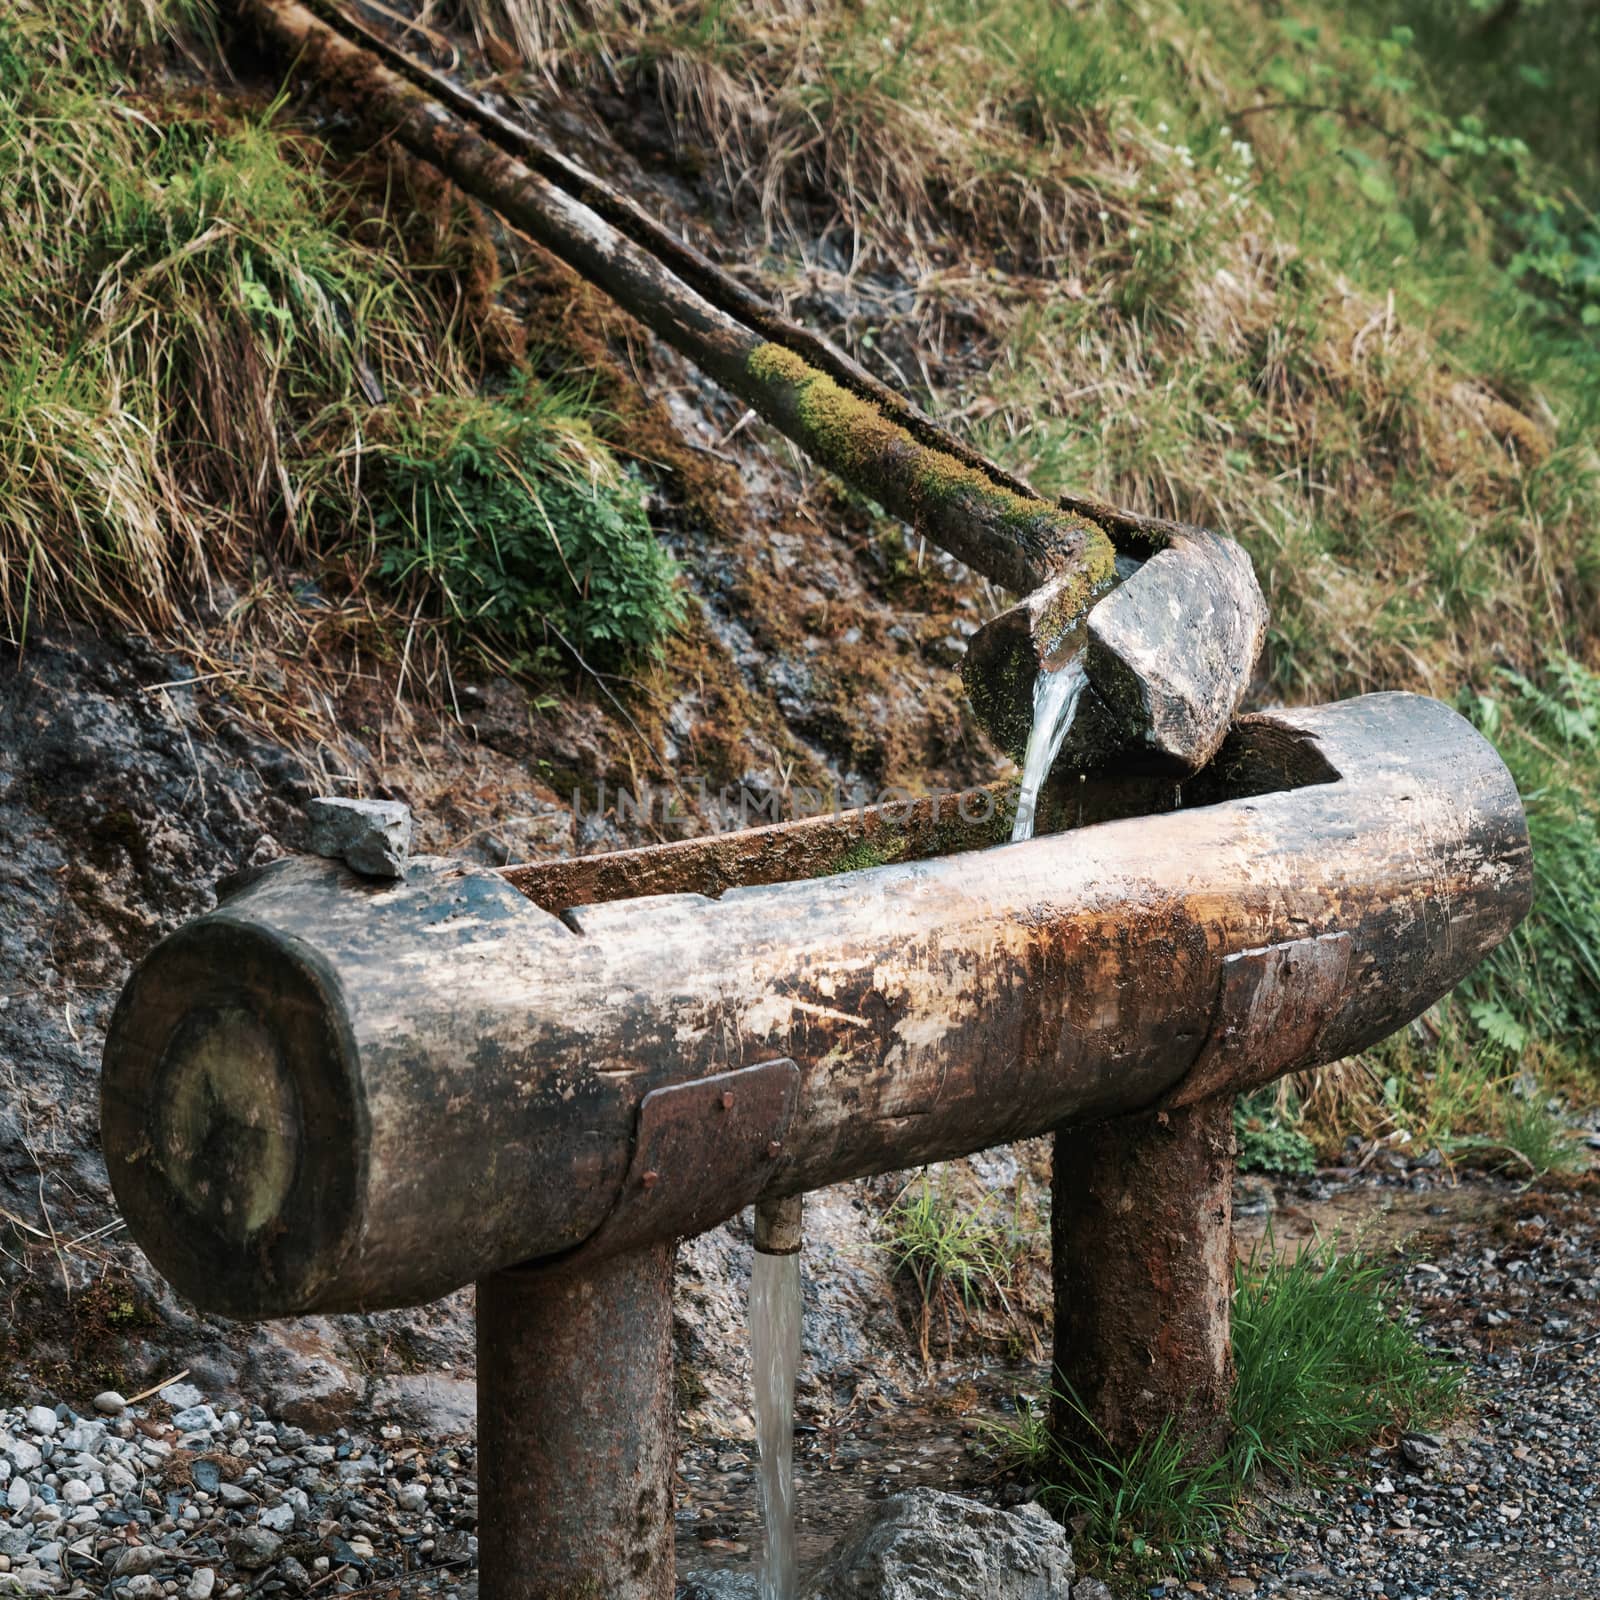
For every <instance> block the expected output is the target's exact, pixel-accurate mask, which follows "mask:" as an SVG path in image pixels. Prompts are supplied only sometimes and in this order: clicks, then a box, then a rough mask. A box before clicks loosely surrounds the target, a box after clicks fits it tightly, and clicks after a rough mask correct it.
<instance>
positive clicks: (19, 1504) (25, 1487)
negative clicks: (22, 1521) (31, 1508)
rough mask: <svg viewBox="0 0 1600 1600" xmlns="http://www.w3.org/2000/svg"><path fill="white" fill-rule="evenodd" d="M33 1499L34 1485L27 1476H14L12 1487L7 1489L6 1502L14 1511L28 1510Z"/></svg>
mask: <svg viewBox="0 0 1600 1600" xmlns="http://www.w3.org/2000/svg"><path fill="white" fill-rule="evenodd" d="M31 1499H33V1485H32V1484H31V1483H29V1482H28V1480H27V1479H26V1478H13V1479H12V1480H11V1487H10V1488H9V1489H7V1490H6V1504H7V1505H8V1506H10V1507H11V1509H12V1510H13V1511H18V1512H21V1511H26V1510H27V1509H28V1502H29V1501H30V1500H31Z"/></svg>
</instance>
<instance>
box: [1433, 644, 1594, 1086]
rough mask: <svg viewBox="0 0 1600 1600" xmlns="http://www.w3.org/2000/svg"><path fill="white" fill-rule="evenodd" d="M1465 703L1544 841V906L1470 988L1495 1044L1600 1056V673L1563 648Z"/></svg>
mask: <svg viewBox="0 0 1600 1600" xmlns="http://www.w3.org/2000/svg"><path fill="white" fill-rule="evenodd" d="M1490 684H1491V687H1489V688H1486V689H1483V690H1480V691H1477V692H1474V693H1469V694H1468V695H1466V696H1465V697H1464V708H1465V710H1466V711H1467V713H1468V714H1469V715H1470V716H1471V717H1472V718H1473V720H1474V721H1475V722H1476V723H1477V725H1478V726H1479V727H1480V728H1481V729H1482V730H1483V732H1484V733H1485V734H1486V735H1487V736H1488V737H1489V738H1490V739H1492V740H1494V742H1495V744H1496V746H1497V747H1498V749H1499V751H1500V753H1501V755H1502V756H1503V757H1504V758H1505V761H1506V764H1507V766H1508V767H1510V769H1511V774H1512V776H1513V777H1514V778H1515V779H1516V780H1517V788H1518V790H1519V791H1520V792H1521V795H1522V799H1523V804H1524V806H1525V807H1526V809H1527V814H1528V831H1529V835H1530V837H1531V839H1532V841H1533V865H1534V906H1533V911H1532V913H1531V914H1530V915H1529V917H1528V918H1527V920H1526V921H1525V922H1524V923H1523V924H1522V926H1521V927H1520V928H1519V929H1518V930H1517V931H1516V933H1514V934H1513V935H1512V937H1511V938H1510V939H1509V940H1507V941H1506V943H1505V944H1503V945H1502V946H1501V947H1500V948H1499V949H1498V950H1496V951H1495V953H1494V954H1493V955H1492V956H1491V957H1490V958H1489V960H1488V961H1487V962H1486V963H1485V964H1484V966H1483V968H1482V969H1480V971H1479V972H1478V973H1477V974H1475V975H1474V976H1473V977H1472V978H1471V979H1469V980H1468V982H1467V983H1466V985H1464V986H1463V995H1464V997H1465V999H1466V1003H1467V1009H1468V1013H1469V1015H1470V1017H1471V1019H1472V1021H1473V1023H1474V1025H1475V1026H1476V1028H1477V1029H1478V1031H1479V1033H1480V1034H1481V1036H1482V1038H1483V1040H1484V1041H1485V1043H1486V1045H1487V1046H1489V1047H1490V1048H1492V1049H1494V1050H1495V1051H1497V1052H1499V1053H1500V1054H1501V1055H1502V1056H1503V1057H1505V1058H1507V1059H1514V1058H1517V1057H1520V1056H1521V1055H1522V1054H1524V1052H1525V1051H1526V1050H1528V1049H1529V1048H1530V1047H1532V1046H1533V1045H1535V1044H1543V1045H1544V1046H1546V1047H1547V1048H1549V1049H1551V1050H1554V1051H1557V1052H1562V1053H1566V1054H1568V1055H1570V1057H1571V1058H1572V1059H1574V1060H1575V1061H1578V1062H1586V1063H1595V1062H1597V1061H1600V673H1595V672H1592V671H1590V670H1589V669H1588V668H1587V667H1585V666H1583V665H1582V663H1580V662H1578V661H1575V660H1573V659H1572V658H1571V657H1568V656H1560V655H1558V656H1553V657H1551V658H1550V660H1549V661H1548V662H1547V663H1546V666H1545V669H1544V671H1543V672H1541V673H1539V674H1538V675H1537V676H1534V677H1529V676H1525V675H1524V674H1522V673H1519V672H1514V671H1511V670H1510V669H1509V668H1501V669H1499V670H1498V671H1496V672H1495V673H1494V674H1493V676H1492V678H1491V680H1490Z"/></svg>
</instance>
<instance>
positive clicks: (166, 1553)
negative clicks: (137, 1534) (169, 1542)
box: [111, 1544, 174, 1578]
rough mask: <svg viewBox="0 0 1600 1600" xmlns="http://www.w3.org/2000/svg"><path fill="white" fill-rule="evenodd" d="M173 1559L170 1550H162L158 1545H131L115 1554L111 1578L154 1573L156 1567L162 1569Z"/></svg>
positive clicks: (134, 1576) (133, 1576) (135, 1576)
mask: <svg viewBox="0 0 1600 1600" xmlns="http://www.w3.org/2000/svg"><path fill="white" fill-rule="evenodd" d="M173 1559H174V1557H173V1554H172V1552H171V1551H170V1550H163V1549H162V1548H161V1546H160V1545H158V1544H131V1545H129V1546H128V1548H127V1549H126V1550H120V1551H118V1552H117V1558H116V1560H114V1561H113V1562H112V1563H111V1576H112V1577H113V1578H137V1577H139V1576H140V1575H142V1574H143V1573H146V1572H154V1571H155V1570H156V1568H157V1567H164V1566H166V1565H167V1564H168V1563H169V1562H171V1561H172V1560H173Z"/></svg>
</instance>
